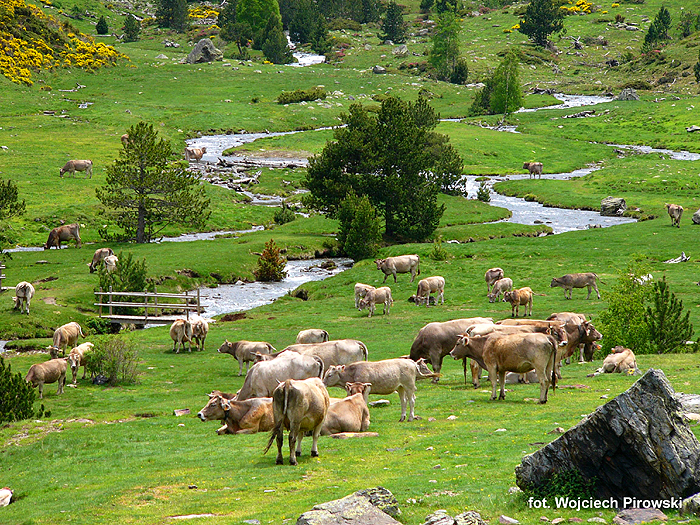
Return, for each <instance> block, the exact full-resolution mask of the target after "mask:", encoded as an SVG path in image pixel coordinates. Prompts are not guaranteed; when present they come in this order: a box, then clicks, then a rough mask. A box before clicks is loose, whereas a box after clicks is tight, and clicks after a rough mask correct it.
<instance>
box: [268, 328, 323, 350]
mask: <svg viewBox="0 0 700 525" xmlns="http://www.w3.org/2000/svg"><path fill="white" fill-rule="evenodd" d="M326 341H328V332H326V331H325V330H321V329H320V328H309V329H308V330H301V331H300V332H299V333H298V334H297V340H296V342H297V344H309V343H324V342H326ZM273 351H274V349H273Z"/></svg>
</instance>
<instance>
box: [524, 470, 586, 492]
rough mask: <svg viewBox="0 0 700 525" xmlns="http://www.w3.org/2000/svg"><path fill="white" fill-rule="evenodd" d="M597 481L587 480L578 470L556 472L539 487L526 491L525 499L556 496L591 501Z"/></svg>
mask: <svg viewBox="0 0 700 525" xmlns="http://www.w3.org/2000/svg"><path fill="white" fill-rule="evenodd" d="M595 485H596V479H595V478H593V479H585V478H584V477H583V475H582V474H581V473H580V472H579V471H578V470H566V471H564V472H556V473H554V474H553V475H552V477H551V478H548V479H546V480H545V481H544V482H543V483H542V484H541V485H540V486H539V487H537V488H535V489H532V490H526V491H525V497H530V496H532V497H535V498H553V497H554V496H559V497H569V498H576V499H578V498H581V499H589V498H592V497H593V496H594V495H595Z"/></svg>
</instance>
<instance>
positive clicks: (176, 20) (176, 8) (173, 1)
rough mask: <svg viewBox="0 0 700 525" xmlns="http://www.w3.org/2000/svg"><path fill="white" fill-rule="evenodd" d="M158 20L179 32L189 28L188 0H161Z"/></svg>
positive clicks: (157, 15)
mask: <svg viewBox="0 0 700 525" xmlns="http://www.w3.org/2000/svg"><path fill="white" fill-rule="evenodd" d="M156 21H157V22H158V25H159V26H160V27H169V28H170V29H174V30H175V31H177V32H178V33H182V32H184V31H185V30H187V26H188V24H187V0H159V3H158V8H157V9H156Z"/></svg>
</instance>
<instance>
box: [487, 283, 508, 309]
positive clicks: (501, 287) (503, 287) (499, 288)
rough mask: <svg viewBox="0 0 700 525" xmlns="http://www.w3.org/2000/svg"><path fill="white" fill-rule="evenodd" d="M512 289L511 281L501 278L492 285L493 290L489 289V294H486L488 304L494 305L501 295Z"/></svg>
mask: <svg viewBox="0 0 700 525" xmlns="http://www.w3.org/2000/svg"><path fill="white" fill-rule="evenodd" d="M512 289H513V279H511V278H510V277H503V278H502V279H499V280H498V281H496V282H495V283H493V288H491V293H489V294H487V295H486V297H488V298H489V302H490V303H495V302H496V301H498V299H499V298H500V297H501V294H504V293H505V292H509V291H510V290H512Z"/></svg>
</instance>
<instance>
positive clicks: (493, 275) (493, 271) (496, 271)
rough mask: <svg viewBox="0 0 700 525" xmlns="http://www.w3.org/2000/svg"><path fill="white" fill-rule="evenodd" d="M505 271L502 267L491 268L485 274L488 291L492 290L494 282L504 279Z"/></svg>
mask: <svg viewBox="0 0 700 525" xmlns="http://www.w3.org/2000/svg"><path fill="white" fill-rule="evenodd" d="M503 277H504V273H503V269H502V268H489V269H488V270H486V273H485V274H484V280H485V281H486V293H490V292H491V287H492V286H493V283H495V282H496V281H498V280H499V279H503Z"/></svg>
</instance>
